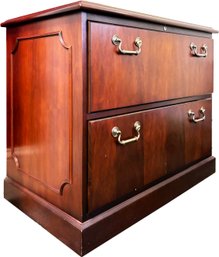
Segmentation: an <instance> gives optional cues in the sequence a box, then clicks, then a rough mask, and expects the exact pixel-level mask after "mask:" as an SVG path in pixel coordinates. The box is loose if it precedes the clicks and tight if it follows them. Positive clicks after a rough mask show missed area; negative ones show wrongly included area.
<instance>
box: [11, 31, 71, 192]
mask: <svg viewBox="0 0 219 257" xmlns="http://www.w3.org/2000/svg"><path fill="white" fill-rule="evenodd" d="M53 37H56V39H54V40H56V41H51V42H58V43H60V46H61V47H62V48H63V49H64V50H60V49H59V51H63V53H62V52H61V56H60V58H61V59H60V62H58V63H59V65H62V60H63V64H65V65H64V67H66V68H65V69H64V70H65V74H64V81H63V85H65V86H66V88H67V89H68V93H67V91H66V93H65V96H63V97H65V99H66V100H65V101H68V102H67V105H68V107H67V109H68V113H69V117H68V123H69V139H68V142H69V144H66V148H67V149H66V152H65V153H68V156H69V157H68V159H66V162H69V164H68V169H67V168H66V166H63V167H65V169H64V170H63V175H61V176H60V175H59V179H58V178H56V172H55V169H54V170H53V171H54V173H53V174H50V176H51V180H50V179H48V177H47V176H46V175H45V176H42V175H41V176H40V175H38V171H37V169H35V170H33V169H32V168H31V165H30V164H29V163H31V159H28V158H32V157H31V155H29V157H27V155H26V153H24V152H23V150H24V151H26V150H25V149H22V148H23V147H24V148H25V145H24V143H23V141H18V142H14V140H15V137H14V133H16V129H15V128H16V126H17V129H18V130H20V128H19V125H18V124H17V121H16V123H15V124H14V117H15V115H16V109H14V106H13V101H11V110H12V112H11V124H12V132H11V154H10V159H12V160H13V161H14V163H15V166H16V169H17V170H18V171H19V172H22V173H23V174H25V175H26V176H28V177H30V178H31V179H33V180H35V181H37V182H38V183H40V184H41V185H43V186H44V187H46V188H48V189H50V190H52V191H53V192H55V193H57V194H60V195H62V194H63V190H64V187H65V186H66V185H67V184H71V183H72V179H73V172H72V160H71V157H72V151H73V149H72V133H73V132H72V105H73V104H72V97H69V96H71V95H72V60H71V58H72V46H71V45H68V44H67V43H66V42H65V41H64V38H63V33H62V31H55V32H50V33H45V34H37V35H30V36H23V37H17V38H16V41H15V44H14V46H13V48H12V51H11V99H13V98H14V86H15V85H14V78H15V74H16V78H17V76H19V75H18V74H17V73H16V72H15V70H14V69H15V67H16V65H17V64H16V62H17V61H19V62H22V57H21V56H22V54H23V51H24V54H25V50H24V48H20V44H21V42H24V41H28V40H29V41H30V44H32V43H31V40H38V39H40V40H41V39H43V38H44V39H45V40H47V38H48V39H49V38H50V39H51V38H53ZM49 42H50V41H49ZM25 46H26V45H25ZM30 46H31V45H29V44H28V47H30ZM42 46H43V44H42ZM46 47H48V53H51V54H54V55H55V52H54V48H53V49H52V48H51V47H52V45H51V47H50V44H49V43H48V44H47V45H46ZM19 48H20V49H22V50H21V52H19ZM29 49H30V48H29ZM50 50H51V51H52V52H50ZM65 50H67V51H65ZM17 58H18V59H17ZM30 58H32V57H30ZM57 60H58V59H57ZM62 68H63V67H62ZM27 83H29V85H30V86H31V81H30V82H28V81H27ZM42 83H43V81H42ZM20 86H21V87H20V88H21V90H22V84H21V85H20ZM59 88H60V86H59ZM67 99H68V100H67ZM48 104H49V103H48ZM50 106H51V103H50ZM63 106H65V108H66V105H63ZM67 109H66V110H67ZM54 114H55V111H54ZM66 126H67V125H66ZM21 131H22V130H21ZM27 137H29V142H30V143H31V139H30V136H28V135H27ZM19 142H21V143H19ZM66 143H67V141H66ZM56 146H57V145H56V144H54V147H56ZM31 147H32V146H31ZM27 151H28V150H27ZM31 154H35V156H36V155H37V154H38V153H31ZM57 154H58V153H57ZM40 159H41V157H39V161H40ZM59 166H60V165H59ZM51 172H52V168H51ZM49 173H50V172H49ZM47 175H48V174H47Z"/></svg>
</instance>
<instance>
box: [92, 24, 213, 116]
mask: <svg viewBox="0 0 219 257" xmlns="http://www.w3.org/2000/svg"><path fill="white" fill-rule="evenodd" d="M114 35H117V36H118V37H119V38H120V39H121V40H122V45H121V47H120V48H121V50H129V51H138V49H139V48H138V47H137V46H135V45H134V41H135V39H136V38H138V37H140V38H141V40H142V46H141V47H140V49H141V52H140V53H139V54H138V55H135V54H133V55H130V54H121V53H119V46H118V45H114V44H113V43H112V37H113V36H114ZM117 42H118V41H117ZM191 43H194V44H195V45H196V46H197V49H196V52H197V54H200V53H201V54H204V53H205V50H204V49H201V47H202V46H203V45H207V57H197V56H194V55H195V49H193V50H191V48H190V45H191ZM193 54H194V55H193ZM212 57H213V41H212V39H208V38H200V37H193V36H185V35H177V34H171V33H166V32H156V31H149V30H144V29H136V28H129V27H123V26H115V25H108V24H101V23H95V22H90V23H89V111H90V112H95V111H99V110H105V109H113V108H118V107H124V106H130V105H138V104H143V103H146V102H154V101H162V100H167V99H174V98H180V97H186V96H193V95H202V94H208V93H211V92H212V90H213V88H212V87H213V58H212Z"/></svg>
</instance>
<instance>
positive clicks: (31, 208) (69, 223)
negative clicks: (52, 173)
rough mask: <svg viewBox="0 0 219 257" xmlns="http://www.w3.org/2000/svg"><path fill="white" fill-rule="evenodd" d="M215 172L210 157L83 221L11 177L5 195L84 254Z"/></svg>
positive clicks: (213, 163) (7, 182)
mask: <svg viewBox="0 0 219 257" xmlns="http://www.w3.org/2000/svg"><path fill="white" fill-rule="evenodd" d="M214 172H215V159H214V158H213V157H209V158H207V159H205V160H203V161H201V162H199V163H197V164H195V165H193V166H190V167H189V168H188V169H185V170H184V171H182V172H180V173H178V174H176V175H174V176H172V177H170V178H169V179H167V180H165V181H163V182H160V183H158V184H156V185H154V186H153V187H151V188H149V189H147V190H145V191H144V192H142V193H140V194H138V195H136V196H134V197H132V198H130V199H128V200H126V201H124V202H123V203H121V204H118V205H117V206H115V207H113V208H111V209H110V210H108V211H105V212H104V213H101V214H99V215H97V216H96V217H94V218H92V219H90V220H88V221H86V222H83V223H81V222H79V221H77V220H76V219H74V218H73V217H72V216H70V215H68V214H66V213H65V212H63V211H62V210H60V209H58V208H57V207H56V206H54V205H52V204H49V203H48V202H47V201H45V200H44V199H42V198H40V197H39V196H37V195H35V194H34V193H32V192H31V191H29V190H27V189H25V188H24V187H21V186H20V185H19V184H17V183H16V182H14V181H13V180H11V179H9V178H7V179H6V180H5V198H6V199H8V200H9V201H10V202H11V203H12V204H14V205H15V206H16V207H18V208H19V209H20V210H22V211H23V212H25V213H26V214H27V215H28V216H30V217H31V218H32V219H34V220H36V221H37V222H38V223H39V224H40V225H42V226H43V227H44V228H46V229H47V230H48V231H49V232H50V233H52V234H53V235H54V236H56V237H57V238H58V239H59V240H61V241H62V242H64V243H65V244H66V245H67V246H69V247H70V248H71V249H73V250H74V251H75V252H77V253H78V254H79V255H81V256H82V255H85V254H86V253H88V252H90V251H91V250H93V249H94V248H96V247H97V246H99V245H100V244H102V243H104V242H105V241H107V240H109V239H110V238H111V237H113V236H115V235H117V234H118V233H120V232H121V231H123V230H124V229H126V228H127V227H129V226H131V225H133V224H134V223H136V222H137V221H139V220H141V219H142V218H144V217H145V216H147V215H149V214H150V213H151V212H153V211H155V210H157V209H158V208H160V207H161V206H163V205H164V204H166V203H168V202H169V201H171V200H173V199H174V198H175V197H177V196H179V195H180V194H182V193H183V192H185V191H186V190H188V189H190V188H191V187H192V186H194V185H196V184H197V183H199V182H200V181H202V180H203V179H205V178H207V177H208V176H210V175H212V174H213V173H214ZM35 210H37V211H35ZM146 233H147V232H146ZM94 235H95V236H94Z"/></svg>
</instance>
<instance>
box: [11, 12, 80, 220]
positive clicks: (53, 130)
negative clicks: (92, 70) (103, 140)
mask: <svg viewBox="0 0 219 257" xmlns="http://www.w3.org/2000/svg"><path fill="white" fill-rule="evenodd" d="M81 17H82V16H81V14H80V13H78V14H75V15H69V16H63V17H59V18H53V19H50V20H46V21H40V22H35V23H31V24H26V25H22V26H18V27H14V28H9V29H8V57H7V58H8V72H9V75H8V126H7V127H8V147H9V148H10V154H9V158H8V176H9V177H11V178H12V179H14V180H16V181H17V182H18V183H20V184H21V185H22V186H24V187H26V188H28V189H29V190H31V191H32V192H34V193H36V194H38V195H40V196H41V197H43V198H44V199H46V200H47V201H49V202H51V203H52V204H54V205H56V206H58V207H59V208H61V209H63V210H64V211H66V212H68V213H69V214H71V215H73V216H74V217H76V218H78V219H79V220H81V219H82V211H83V208H82V174H83V172H82V159H83V154H82V147H83V130H84V127H83V125H84V124H83V99H82V97H83V84H82V82H83V78H82V70H83V67H82V63H83V62H82V51H83V50H82V47H81V46H82V24H81V23H82V20H81Z"/></svg>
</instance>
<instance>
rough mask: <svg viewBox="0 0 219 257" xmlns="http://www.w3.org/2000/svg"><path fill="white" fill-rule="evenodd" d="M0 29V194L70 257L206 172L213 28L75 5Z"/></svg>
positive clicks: (210, 167) (211, 167) (211, 165)
mask: <svg viewBox="0 0 219 257" xmlns="http://www.w3.org/2000/svg"><path fill="white" fill-rule="evenodd" d="M1 25H2V26H5V27H7V148H8V149H7V152H8V162H7V164H8V168H7V177H6V179H5V198H6V199H8V200H9V201H10V202H12V203H13V204H14V205H15V206H17V207H18V208H20V209H21V210H22V211H23V212H25V213H26V214H27V215H29V216H30V217H31V218H33V219H34V220H36V221H37V222H38V223H40V224H41V225H42V226H43V227H44V228H46V229H47V230H48V231H50V232H51V233H52V234H53V235H55V236H56V237H58V238H59V239H60V240H62V241H63V242H64V243H65V244H66V245H68V246H69V247H71V248H72V249H73V250H75V251H76V252H77V253H78V254H80V255H84V254H86V253H88V252H89V251H91V250H93V249H94V248H95V247H97V246H98V245H100V244H101V243H104V242H105V241H106V240H108V239H110V238H111V237H113V236H114V235H116V234H118V233H119V232H121V231H122V230H124V229H125V228H127V227H129V226H130V225H132V224H134V223H135V222H137V221H138V220H140V219H142V218H144V217H145V216H147V215H148V214H150V213H151V212H153V211H154V210H156V209H157V208H159V207H161V206H162V205H164V204H166V203H167V202H169V201H170V200H172V199H174V198H175V197H176V196H178V195H180V194H181V193H183V192H184V191H186V190H187V189H189V188H191V187H192V186H194V185H195V184H197V183H198V182H200V181H202V180H203V179H205V178H206V177H208V176H209V175H211V174H212V173H214V172H215V158H214V157H212V153H211V136H212V135H211V134H212V133H211V122H212V121H211V120H212V118H211V117H212V116H211V112H212V110H211V108H212V105H211V94H212V92H213V40H212V33H214V32H216V31H215V30H213V29H211V28H208V27H202V26H198V25H192V24H187V23H182V22H177V21H172V20H167V19H161V18H157V17H153V16H148V15H142V14H138V13H134V12H129V11H125V10H119V9H114V8H111V7H107V6H102V5H97V4H92V3H89V2H83V1H80V2H76V3H73V4H69V5H65V6H62V7H57V8H54V9H51V10H46V11H43V12H40V13H36V14H31V15H28V16H24V17H20V18H16V19H12V20H9V21H6V22H4V23H3V24H1ZM145 233H146V232H145Z"/></svg>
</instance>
